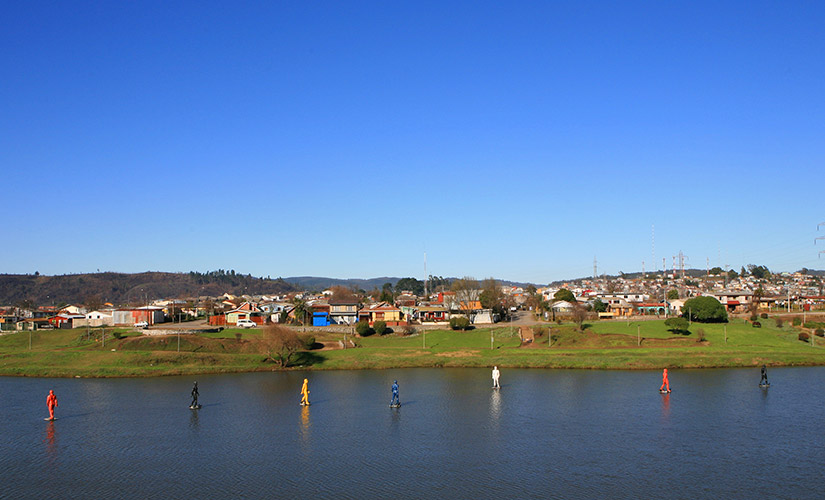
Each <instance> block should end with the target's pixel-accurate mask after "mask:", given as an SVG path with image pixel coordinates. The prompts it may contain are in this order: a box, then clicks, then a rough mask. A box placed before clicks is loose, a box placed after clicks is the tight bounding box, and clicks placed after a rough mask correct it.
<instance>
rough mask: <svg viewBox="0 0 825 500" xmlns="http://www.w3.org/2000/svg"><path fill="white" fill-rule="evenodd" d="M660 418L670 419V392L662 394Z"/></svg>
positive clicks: (665, 420)
mask: <svg viewBox="0 0 825 500" xmlns="http://www.w3.org/2000/svg"><path fill="white" fill-rule="evenodd" d="M662 420H663V421H664V422H667V421H668V420H670V393H669V392H668V393H665V394H662Z"/></svg>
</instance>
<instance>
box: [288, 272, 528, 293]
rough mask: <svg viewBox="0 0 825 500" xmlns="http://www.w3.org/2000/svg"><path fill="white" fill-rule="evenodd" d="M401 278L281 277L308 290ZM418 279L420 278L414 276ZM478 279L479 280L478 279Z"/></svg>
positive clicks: (374, 285)
mask: <svg viewBox="0 0 825 500" xmlns="http://www.w3.org/2000/svg"><path fill="white" fill-rule="evenodd" d="M400 279H401V278H397V277H392V278H391V277H387V276H384V277H381V278H369V279H360V278H349V279H341V278H323V277H317V276H293V277H290V278H283V280H284V281H286V282H287V283H291V284H293V285H295V286H296V287H297V288H299V289H303V290H309V291H313V292H320V291H323V290H326V289H327V288H329V287H331V286H345V287H347V288H352V287H355V288H357V289H360V290H365V291H370V290H372V289H373V288H379V289H380V288H381V287H382V286H384V283H392V286H395V284H396V283H398V280H400ZM416 279H418V280H420V278H416ZM444 279H446V280H447V281H453V280H454V279H456V278H444ZM479 281H480V280H479ZM498 281H499V283H501V284H502V285H507V286H521V287H526V286H528V285H529V284H530V283H519V282H516V281H507V280H498Z"/></svg>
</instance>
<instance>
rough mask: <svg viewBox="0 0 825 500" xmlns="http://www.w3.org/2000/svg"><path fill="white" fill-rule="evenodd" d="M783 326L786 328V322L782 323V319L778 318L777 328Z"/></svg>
mask: <svg viewBox="0 0 825 500" xmlns="http://www.w3.org/2000/svg"><path fill="white" fill-rule="evenodd" d="M783 326H785V322H784V321H782V318H776V327H777V328H782V327H783Z"/></svg>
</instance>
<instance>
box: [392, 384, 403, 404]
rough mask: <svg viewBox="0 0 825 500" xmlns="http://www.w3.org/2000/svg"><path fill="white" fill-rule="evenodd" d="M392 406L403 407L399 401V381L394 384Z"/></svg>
mask: <svg viewBox="0 0 825 500" xmlns="http://www.w3.org/2000/svg"><path fill="white" fill-rule="evenodd" d="M390 406H401V400H400V399H398V381H397V380H396V381H394V382H393V383H392V400H390Z"/></svg>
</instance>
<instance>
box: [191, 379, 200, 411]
mask: <svg viewBox="0 0 825 500" xmlns="http://www.w3.org/2000/svg"><path fill="white" fill-rule="evenodd" d="M198 395H199V394H198V383H197V382H195V386H194V387H192V403H191V404H190V405H189V408H197V407H198V406H199V405H198Z"/></svg>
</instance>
